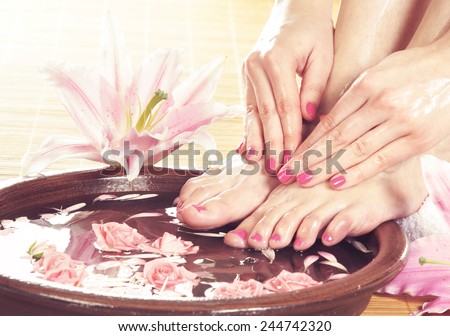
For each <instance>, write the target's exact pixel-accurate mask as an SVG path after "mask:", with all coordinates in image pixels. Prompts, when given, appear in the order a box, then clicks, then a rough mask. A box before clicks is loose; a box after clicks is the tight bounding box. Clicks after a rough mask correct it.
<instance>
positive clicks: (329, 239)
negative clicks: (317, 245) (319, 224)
mask: <svg viewBox="0 0 450 336" xmlns="http://www.w3.org/2000/svg"><path fill="white" fill-rule="evenodd" d="M322 239H323V240H324V241H326V242H328V243H331V242H332V241H333V237H332V236H331V235H330V234H329V233H328V232H325V233H324V234H323V236H322Z"/></svg>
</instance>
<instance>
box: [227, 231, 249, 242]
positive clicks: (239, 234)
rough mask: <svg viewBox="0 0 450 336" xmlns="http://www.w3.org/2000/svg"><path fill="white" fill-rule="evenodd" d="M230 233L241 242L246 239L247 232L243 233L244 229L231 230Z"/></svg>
mask: <svg viewBox="0 0 450 336" xmlns="http://www.w3.org/2000/svg"><path fill="white" fill-rule="evenodd" d="M231 232H232V233H234V234H235V235H236V236H239V237H240V238H241V239H242V240H246V239H247V231H245V230H244V229H240V230H233V231H231Z"/></svg>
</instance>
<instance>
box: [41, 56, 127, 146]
mask: <svg viewBox="0 0 450 336" xmlns="http://www.w3.org/2000/svg"><path fill="white" fill-rule="evenodd" d="M41 71H42V73H43V74H44V75H46V76H47V80H48V81H49V82H51V83H52V84H53V85H54V86H55V88H56V92H57V93H58V96H59V98H60V100H61V102H62V103H63V104H64V106H65V107H66V108H67V110H68V111H69V113H70V115H71V116H72V119H73V120H74V121H75V123H76V124H77V127H78V129H79V130H80V131H81V132H83V133H84V135H85V136H86V137H87V138H88V139H90V140H91V143H92V144H93V145H95V146H97V147H98V148H102V147H103V146H104V139H105V138H106V139H107V140H109V141H112V140H113V138H114V137H117V133H119V134H120V131H121V130H122V129H123V128H124V127H126V115H125V113H123V106H122V102H121V100H120V98H119V96H118V94H117V93H116V91H115V90H114V88H113V87H112V86H111V85H110V84H109V83H108V81H106V79H105V78H103V77H102V76H101V75H100V74H99V73H97V72H95V71H93V70H88V69H86V68H83V67H78V66H73V65H69V64H67V63H55V62H52V63H49V64H48V65H47V66H46V67H44V68H42V69H41Z"/></svg>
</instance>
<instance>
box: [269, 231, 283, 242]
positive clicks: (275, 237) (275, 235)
mask: <svg viewBox="0 0 450 336" xmlns="http://www.w3.org/2000/svg"><path fill="white" fill-rule="evenodd" d="M270 239H271V240H273V241H276V242H279V241H280V240H281V236H280V235H279V234H278V233H274V234H273V235H272V237H270Z"/></svg>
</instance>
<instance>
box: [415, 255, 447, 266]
mask: <svg viewBox="0 0 450 336" xmlns="http://www.w3.org/2000/svg"><path fill="white" fill-rule="evenodd" d="M419 264H421V265H422V266H423V265H425V264H434V265H448V266H450V261H441V260H433V259H427V258H425V257H420V258H419Z"/></svg>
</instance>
